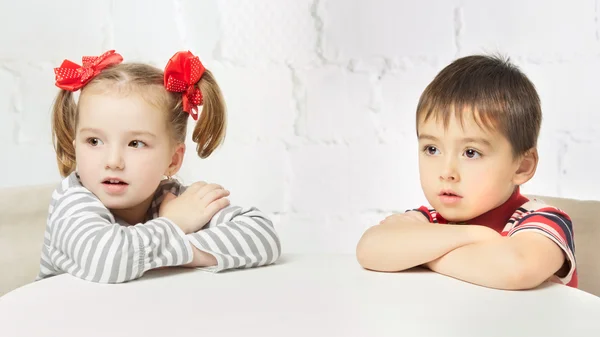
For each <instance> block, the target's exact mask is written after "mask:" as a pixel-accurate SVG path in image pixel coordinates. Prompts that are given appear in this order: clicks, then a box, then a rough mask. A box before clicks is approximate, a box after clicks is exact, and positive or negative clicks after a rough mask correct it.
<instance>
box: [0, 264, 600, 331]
mask: <svg viewBox="0 0 600 337" xmlns="http://www.w3.org/2000/svg"><path fill="white" fill-rule="evenodd" d="M0 336H3V337H9V336H28V337H31V336H61V337H68V336H77V337H81V336H110V337H117V336H129V337H131V336H145V337H151V336H186V337H187V336H210V337H215V336H236V337H242V336H244V337H245V336H261V337H268V336H286V337H287V336H310V337H312V336H463V337H464V336H477V337H486V336H510V337H515V336H528V337H530V336H544V337H548V336H561V337H564V336H600V298H599V297H596V296H593V295H590V294H588V293H585V292H583V291H579V290H576V289H572V288H570V287H567V286H563V285H558V284H550V283H548V284H545V285H543V286H541V287H540V288H538V289H536V290H530V291H514V292H513V291H499V290H492V289H487V288H483V287H479V286H474V285H471V284H468V283H464V282H460V281H457V280H454V279H451V278H448V277H444V276H441V275H438V274H435V273H432V272H429V271H425V270H421V269H418V270H414V271H409V272H404V273H376V272H370V271H366V270H363V269H362V268H360V266H359V265H358V264H357V262H356V260H355V258H354V256H351V255H312V256H283V257H282V258H281V260H280V261H279V262H278V263H277V264H276V265H273V266H268V267H263V268H257V269H248V270H236V271H228V272H223V273H219V274H212V273H209V272H204V271H200V270H189V269H179V268H170V269H165V270H158V271H151V272H148V273H147V274H146V275H145V276H144V277H142V278H141V279H139V280H136V281H132V282H129V283H125V284H116V285H111V284H108V285H107V284H97V283H92V282H87V281H83V280H80V279H77V278H74V277H72V276H70V275H60V276H55V277H52V278H49V279H46V280H43V281H39V282H35V283H32V284H29V285H27V286H24V287H22V288H19V289H17V290H14V291H12V292H10V293H8V294H6V295H5V296H3V297H0Z"/></svg>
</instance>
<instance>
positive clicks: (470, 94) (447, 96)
mask: <svg viewBox="0 0 600 337" xmlns="http://www.w3.org/2000/svg"><path fill="white" fill-rule="evenodd" d="M468 113H472V114H473V117H474V119H475V121H476V122H477V124H479V125H480V126H481V127H485V128H490V129H493V130H497V131H499V132H500V133H502V134H503V135H504V136H505V137H506V138H507V139H508V141H509V142H510V144H511V146H512V151H513V155H514V156H515V157H518V156H521V155H523V154H525V153H526V152H527V151H528V150H530V149H532V148H535V147H536V146H537V138H538V135H539V131H540V125H541V122H542V109H541V105H540V98H539V96H538V94H537V91H536V89H535V86H534V85H533V83H531V81H530V80H529V79H528V78H527V76H525V74H523V73H522V72H521V71H520V70H519V68H517V67H516V66H515V65H513V64H511V63H510V60H509V59H503V58H501V57H498V56H484V55H473V56H466V57H463V58H459V59H457V60H455V61H454V62H452V63H451V64H449V65H448V66H446V67H445V68H444V69H442V71H440V72H439V74H437V76H436V77H435V78H434V80H433V81H432V82H431V83H430V84H429V85H428V86H427V88H425V91H423V94H422V95H421V98H420V99H419V104H418V106H417V134H418V132H419V130H418V126H419V123H421V122H424V121H426V120H428V119H429V118H431V117H433V118H435V119H436V120H439V119H441V121H442V122H443V123H444V126H445V127H447V126H448V124H449V123H450V120H451V118H454V117H456V118H458V119H459V120H460V122H461V123H462V121H463V118H464V116H465V114H468Z"/></svg>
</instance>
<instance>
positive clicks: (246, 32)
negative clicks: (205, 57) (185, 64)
mask: <svg viewBox="0 0 600 337" xmlns="http://www.w3.org/2000/svg"><path fill="white" fill-rule="evenodd" d="M311 5H312V1H309V0H230V1H221V2H219V7H220V14H221V23H222V26H221V27H222V29H223V39H222V40H221V46H220V47H221V51H220V56H222V57H224V58H225V59H228V60H232V61H234V62H237V63H243V64H250V65H252V64H254V63H256V62H269V61H275V62H285V63H288V64H303V63H306V62H310V61H313V60H315V59H316V54H315V48H316V42H317V32H316V28H315V22H314V20H313V18H312V16H311V14H310V10H311Z"/></svg>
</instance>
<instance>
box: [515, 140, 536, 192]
mask: <svg viewBox="0 0 600 337" xmlns="http://www.w3.org/2000/svg"><path fill="white" fill-rule="evenodd" d="M517 164H518V166H517V171H516V172H515V175H514V177H513V183H514V184H515V185H522V184H524V183H526V182H528V181H529V179H531V178H533V175H534V174H535V170H536V169H537V164H538V152H537V149H536V148H533V149H531V150H529V151H527V152H525V154H524V155H522V156H521V158H519V159H518V160H517Z"/></svg>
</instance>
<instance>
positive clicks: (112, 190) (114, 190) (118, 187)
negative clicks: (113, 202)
mask: <svg viewBox="0 0 600 337" xmlns="http://www.w3.org/2000/svg"><path fill="white" fill-rule="evenodd" d="M112 181H114V180H112ZM102 186H103V187H104V191H105V192H106V193H108V194H111V195H119V194H123V193H125V192H126V191H127V188H128V187H129V184H127V183H124V182H120V183H111V182H108V181H105V182H103V183H102Z"/></svg>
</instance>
